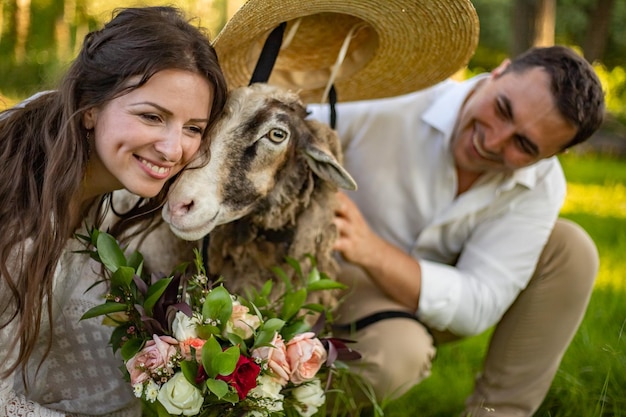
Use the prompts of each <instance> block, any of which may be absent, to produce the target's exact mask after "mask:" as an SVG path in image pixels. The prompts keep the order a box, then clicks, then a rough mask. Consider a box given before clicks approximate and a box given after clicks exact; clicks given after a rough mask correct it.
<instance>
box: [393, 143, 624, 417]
mask: <svg viewBox="0 0 626 417" xmlns="http://www.w3.org/2000/svg"><path fill="white" fill-rule="evenodd" d="M561 161H562V164H563V169H564V170H565V173H566V176H567V178H568V196H567V200H566V203H565V205H564V206H563V210H562V212H561V215H562V217H566V218H569V219H571V220H574V221H576V222H577V223H579V224H580V225H581V226H583V227H584V228H585V229H586V230H587V231H588V232H589V234H590V235H591V237H592V238H593V239H594V241H595V242H596V245H597V246H598V251H599V253H600V263H601V264H600V271H599V274H598V277H597V280H596V286H595V288H594V292H593V295H592V298H591V301H590V304H589V308H588V310H587V313H586V315H585V318H584V320H583V323H582V324H581V327H580V329H579V331H578V333H577V334H576V336H575V338H574V340H573V341H572V344H571V345H570V347H569V349H568V350H567V352H566V354H565V357H564V358H563V361H562V362H561V366H560V368H559V371H558V373H557V375H556V377H555V379H554V381H553V384H552V386H551V388H550V391H549V392H548V395H547V397H546V399H545V401H544V402H543V404H542V405H541V407H540V409H539V410H538V412H537V413H536V414H535V416H541V417H609V416H611V417H621V416H626V161H623V160H618V159H611V158H607V157H600V156H593V155H585V156H581V155H575V154H566V155H564V156H562V157H561ZM488 338H489V332H487V333H485V334H482V335H479V336H476V337H472V338H469V339H466V340H463V341H460V342H455V343H453V344H448V345H443V346H441V347H440V348H439V352H438V356H437V359H436V360H435V362H434V363H433V373H432V376H431V377H429V378H428V379H426V380H425V381H424V382H422V383H421V384H419V385H417V386H416V387H414V388H413V389H412V390H410V391H409V392H408V393H407V394H406V395H404V396H403V397H401V398H399V399H398V400H396V401H394V402H392V403H390V404H389V405H388V406H387V407H385V410H384V415H385V417H400V416H403V417H404V416H417V417H452V416H456V415H458V414H459V413H460V412H461V411H462V410H463V403H464V400H465V398H466V397H467V395H469V393H470V392H471V391H472V388H473V381H474V376H475V375H476V373H477V372H479V371H480V366H481V363H482V357H483V354H484V352H485V349H486V347H487V346H486V345H487V341H488Z"/></svg>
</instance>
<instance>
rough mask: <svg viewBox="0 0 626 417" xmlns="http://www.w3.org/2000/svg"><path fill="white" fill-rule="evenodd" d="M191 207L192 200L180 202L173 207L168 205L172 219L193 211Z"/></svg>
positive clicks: (192, 204)
mask: <svg viewBox="0 0 626 417" xmlns="http://www.w3.org/2000/svg"><path fill="white" fill-rule="evenodd" d="M193 206H194V202H193V200H189V201H182V202H179V203H176V204H174V205H172V204H169V207H170V213H171V215H172V217H182V216H184V215H186V214H188V213H189V212H190V211H191V210H192V209H193Z"/></svg>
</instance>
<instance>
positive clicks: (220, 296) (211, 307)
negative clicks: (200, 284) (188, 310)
mask: <svg viewBox="0 0 626 417" xmlns="http://www.w3.org/2000/svg"><path fill="white" fill-rule="evenodd" d="M232 314H233V299H232V298H231V296H230V293H229V292H228V291H227V290H226V288H224V287H222V286H220V287H217V288H214V289H213V290H211V292H209V294H208V295H207V296H206V300H205V301H204V304H203V305H202V317H203V318H204V319H205V320H206V319H209V320H217V322H218V323H217V326H218V327H219V328H220V329H223V328H224V327H225V326H226V322H227V321H228V319H229V318H230V316H231V315H232Z"/></svg>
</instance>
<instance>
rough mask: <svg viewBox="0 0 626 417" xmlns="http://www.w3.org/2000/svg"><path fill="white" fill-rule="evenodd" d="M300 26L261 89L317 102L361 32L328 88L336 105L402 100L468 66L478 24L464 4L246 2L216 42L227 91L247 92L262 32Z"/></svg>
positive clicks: (432, 0) (428, 0) (425, 0)
mask: <svg viewBox="0 0 626 417" xmlns="http://www.w3.org/2000/svg"><path fill="white" fill-rule="evenodd" d="M297 19H300V27H299V28H298V29H297V32H296V35H295V36H294V39H293V41H291V43H290V44H289V46H287V47H286V48H285V49H283V50H281V51H280V53H279V54H278V57H277V60H276V64H275V66H274V70H273V71H272V74H271V77H270V79H269V80H268V83H270V84H273V85H278V86H282V87H286V88H290V89H293V90H296V91H298V92H299V93H300V95H301V97H302V99H303V100H304V101H306V102H309V103H311V102H319V101H321V99H322V96H323V93H324V91H325V88H326V84H327V83H328V79H329V77H330V73H331V67H332V65H333V63H334V62H335V60H336V59H337V56H338V51H339V49H340V47H341V45H340V44H341V43H342V42H343V40H344V39H345V37H346V35H347V33H348V32H349V31H350V30H351V29H352V28H353V27H355V25H360V27H361V30H357V33H356V34H355V36H354V38H353V40H352V41H351V43H350V46H349V48H348V53H347V55H346V59H345V60H344V62H343V64H342V67H341V71H340V72H339V73H338V75H337V77H336V78H335V80H334V86H335V89H336V91H337V95H338V99H339V101H354V100H363V99H373V98H382V97H389V96H395V95H401V94H405V93H408V92H411V91H416V90H420V89H423V88H425V87H428V86H430V85H433V84H435V83H437V82H439V81H442V80H444V79H445V78H447V77H449V76H451V75H452V74H454V73H455V72H456V71H458V70H459V69H460V68H462V67H463V66H465V65H467V62H468V61H469V59H470V58H471V56H472V54H473V52H474V50H475V48H476V46H477V43H478V33H479V24H478V16H477V14H476V10H475V9H474V7H473V5H472V4H471V2H470V1H469V0H446V1H441V0H420V1H417V0H385V1H380V0H340V1H339V0H306V1H303V0H249V1H248V2H246V3H245V4H244V5H243V6H242V7H241V8H240V9H239V10H238V11H237V12H236V13H235V14H234V15H233V17H232V18H231V19H230V20H229V21H228V23H227V24H226V25H225V26H224V28H223V29H222V31H221V32H220V33H219V34H218V36H217V37H216V39H215V42H214V46H215V49H216V51H217V54H218V57H219V60H220V65H221V66H222V68H223V71H224V74H225V76H226V80H227V82H228V85H229V88H231V89H232V88H237V87H240V86H244V85H247V84H248V83H249V82H250V77H251V75H252V72H253V70H254V67H255V65H256V63H257V60H258V57H259V54H260V51H261V48H262V46H263V43H264V42H265V39H266V38H267V36H268V34H269V32H271V31H272V30H273V29H274V28H275V27H277V26H278V25H280V24H281V23H282V22H288V26H287V31H289V27H290V26H289V25H292V24H293V22H294V21H296V20H297Z"/></svg>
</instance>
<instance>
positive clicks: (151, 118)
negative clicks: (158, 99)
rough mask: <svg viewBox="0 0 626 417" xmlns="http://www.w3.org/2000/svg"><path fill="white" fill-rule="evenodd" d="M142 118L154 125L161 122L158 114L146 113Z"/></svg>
mask: <svg viewBox="0 0 626 417" xmlns="http://www.w3.org/2000/svg"><path fill="white" fill-rule="evenodd" d="M141 117H143V118H144V119H146V120H148V121H149V122H153V123H157V122H160V121H161V118H160V117H159V116H158V115H156V114H151V113H146V114H142V115H141Z"/></svg>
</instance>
